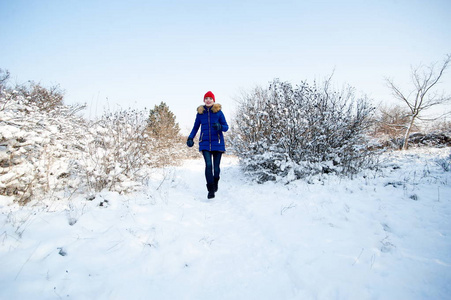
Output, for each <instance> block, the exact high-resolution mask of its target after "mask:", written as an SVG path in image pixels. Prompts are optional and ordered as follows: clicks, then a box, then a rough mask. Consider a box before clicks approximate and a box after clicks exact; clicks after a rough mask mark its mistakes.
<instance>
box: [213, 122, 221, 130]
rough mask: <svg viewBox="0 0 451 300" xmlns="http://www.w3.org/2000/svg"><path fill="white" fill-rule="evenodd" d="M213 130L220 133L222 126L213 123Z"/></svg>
mask: <svg viewBox="0 0 451 300" xmlns="http://www.w3.org/2000/svg"><path fill="white" fill-rule="evenodd" d="M213 128H214V129H216V130H217V131H221V130H222V125H221V124H220V123H214V124H213Z"/></svg>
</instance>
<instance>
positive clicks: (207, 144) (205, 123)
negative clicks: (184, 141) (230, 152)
mask: <svg viewBox="0 0 451 300" xmlns="http://www.w3.org/2000/svg"><path fill="white" fill-rule="evenodd" d="M215 123H220V124H221V125H222V130H219V131H218V130H216V129H214V128H213V124H215ZM201 125H202V126H201ZM199 127H201V128H200V136H199V151H202V150H208V151H221V152H225V142H224V135H223V134H222V133H223V132H225V131H227V130H229V125H227V121H226V119H225V117H224V114H223V112H222V111H221V104H218V103H215V104H213V106H211V107H206V106H205V105H201V106H199V107H198V108H197V115H196V121H195V122H194V126H193V130H191V133H190V135H189V138H191V139H194V137H195V136H196V134H197V131H198V130H199Z"/></svg>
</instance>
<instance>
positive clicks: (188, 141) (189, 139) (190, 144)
mask: <svg viewBox="0 0 451 300" xmlns="http://www.w3.org/2000/svg"><path fill="white" fill-rule="evenodd" d="M186 145H187V146H188V147H190V148H191V147H192V146H194V141H193V139H192V138H188V140H187V141H186Z"/></svg>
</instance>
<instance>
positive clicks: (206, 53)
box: [0, 0, 451, 131]
mask: <svg viewBox="0 0 451 300" xmlns="http://www.w3.org/2000/svg"><path fill="white" fill-rule="evenodd" d="M450 12H451V1H447V0H443V1H439V0H431V1H426V0H424V1H419V0H412V1H410V0H381V1H365V0H361V1H310V0H307V1H285V0H280V1H254V0H247V1H246V0H241V1H235V0H232V1H198V0H192V1H175V0H167V1H133V0H131V1H84V0H78V1H71V0H68V1H49V0H42V1H31V0H29V1H24V0H15V1H6V0H0V41H1V46H0V68H2V69H7V70H9V71H10V72H11V75H12V79H13V82H14V83H23V82H26V81H27V80H34V81H37V82H40V83H41V84H43V85H45V86H50V85H55V84H59V85H60V86H61V87H62V88H63V89H64V90H65V91H66V98H65V99H66V103H68V104H70V103H87V104H88V106H89V107H88V109H87V115H91V116H93V115H95V114H99V113H101V112H103V111H104V108H105V107H107V106H108V107H109V108H110V109H115V108H117V107H122V108H127V107H133V108H138V109H141V108H144V107H147V108H153V107H154V105H155V104H159V103H160V102H161V101H165V102H166V103H167V104H168V105H169V107H170V109H171V110H172V111H173V112H174V113H175V115H176V116H177V121H178V122H179V123H180V125H181V128H182V129H183V130H185V131H187V130H188V129H190V127H191V126H192V123H193V122H194V117H195V108H196V107H197V105H200V104H201V103H202V97H203V95H204V94H205V93H206V92H207V91H208V90H211V91H213V93H215V95H216V99H217V102H218V103H221V104H223V107H224V112H225V113H226V116H227V117H228V118H229V119H231V118H232V115H233V113H234V108H235V100H234V99H236V98H237V97H239V95H240V93H241V90H245V91H249V90H251V89H252V88H253V87H255V86H256V85H261V86H267V84H268V82H270V81H272V80H273V79H274V78H280V79H281V80H282V81H289V82H291V83H293V84H296V83H299V82H300V81H302V80H308V81H310V82H311V81H313V80H315V79H323V78H325V77H327V76H329V75H330V74H331V73H332V72H333V71H334V83H335V84H336V85H337V86H341V85H342V84H344V83H347V84H350V85H352V86H354V87H355V88H356V90H357V91H358V92H359V93H360V92H361V93H365V94H367V95H368V96H369V97H370V98H373V99H374V101H375V102H380V101H386V102H388V101H391V96H390V92H389V90H388V89H387V87H386V85H385V82H384V77H391V78H393V79H394V80H395V82H399V84H401V85H405V84H407V83H408V82H409V74H410V68H411V66H417V65H418V64H420V63H424V64H430V63H431V62H435V61H438V62H440V61H442V60H443V59H444V58H445V55H446V54H447V53H451V21H450V18H449V13H450ZM441 87H442V88H443V89H445V90H446V91H448V92H451V69H450V70H449V71H448V73H447V74H446V75H445V77H444V80H443V83H442V85H441Z"/></svg>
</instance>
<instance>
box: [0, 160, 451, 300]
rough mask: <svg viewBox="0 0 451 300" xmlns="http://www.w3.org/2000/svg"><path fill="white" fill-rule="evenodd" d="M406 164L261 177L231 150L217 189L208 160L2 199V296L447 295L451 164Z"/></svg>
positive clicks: (449, 286)
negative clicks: (96, 189)
mask: <svg viewBox="0 0 451 300" xmlns="http://www.w3.org/2000/svg"><path fill="white" fill-rule="evenodd" d="M398 166H399V167H400V168H386V169H384V170H382V171H381V172H380V173H378V176H377V177H374V176H373V178H366V179H365V178H357V179H355V180H349V179H339V178H329V179H328V180H327V181H326V182H325V183H321V182H316V183H315V184H307V183H305V182H303V181H299V182H295V183H292V184H290V185H286V186H285V185H281V184H274V183H266V184H263V185H258V184H255V183H251V182H249V181H247V180H246V178H245V177H244V176H243V175H242V174H241V172H240V170H239V168H238V166H237V162H236V160H235V159H233V158H231V157H227V156H226V157H224V159H223V163H222V176H221V177H222V179H221V181H220V184H219V192H218V193H217V196H216V198H214V199H212V200H207V199H206V194H207V191H206V188H205V183H204V176H203V162H202V161H201V160H198V161H187V162H186V163H185V164H184V165H183V166H181V167H178V168H175V169H171V170H169V171H167V172H165V174H166V176H165V179H164V180H163V179H162V177H161V176H160V175H158V174H155V178H154V179H153V180H151V181H150V183H149V191H148V192H147V193H139V194H136V195H127V196H119V195H116V194H113V193H102V194H101V196H98V197H97V198H96V199H94V201H86V200H84V199H82V198H78V199H73V201H72V202H71V203H70V205H68V206H67V207H65V208H66V209H61V207H62V206H63V204H51V205H50V206H49V207H47V208H45V209H44V208H42V207H40V208H38V207H35V208H32V207H25V208H21V209H18V208H17V207H15V206H13V205H10V206H6V205H0V209H1V210H0V211H1V215H0V224H1V226H2V227H0V270H1V271H0V299H61V298H64V299H446V298H447V297H449V295H451V283H450V282H451V221H450V220H451V206H450V204H451V203H450V202H451V187H450V185H451V176H450V173H451V172H447V173H443V172H442V173H440V169H439V168H438V166H436V165H434V164H433V163H431V161H429V160H428V159H427V155H425V156H421V155H420V156H415V155H413V156H412V157H410V158H408V159H406V160H404V161H403V162H400V163H399V165H398ZM425 170H427V172H426V171H425ZM157 188H158V189H157ZM105 200H107V201H108V202H106V201H105ZM0 201H4V202H5V201H6V200H4V199H3V198H0ZM101 202H102V204H103V206H99V204H100V203H101ZM0 203H3V202H0ZM74 221H76V223H75V224H73V225H70V224H69V223H70V222H72V223H73V222H74Z"/></svg>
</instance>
